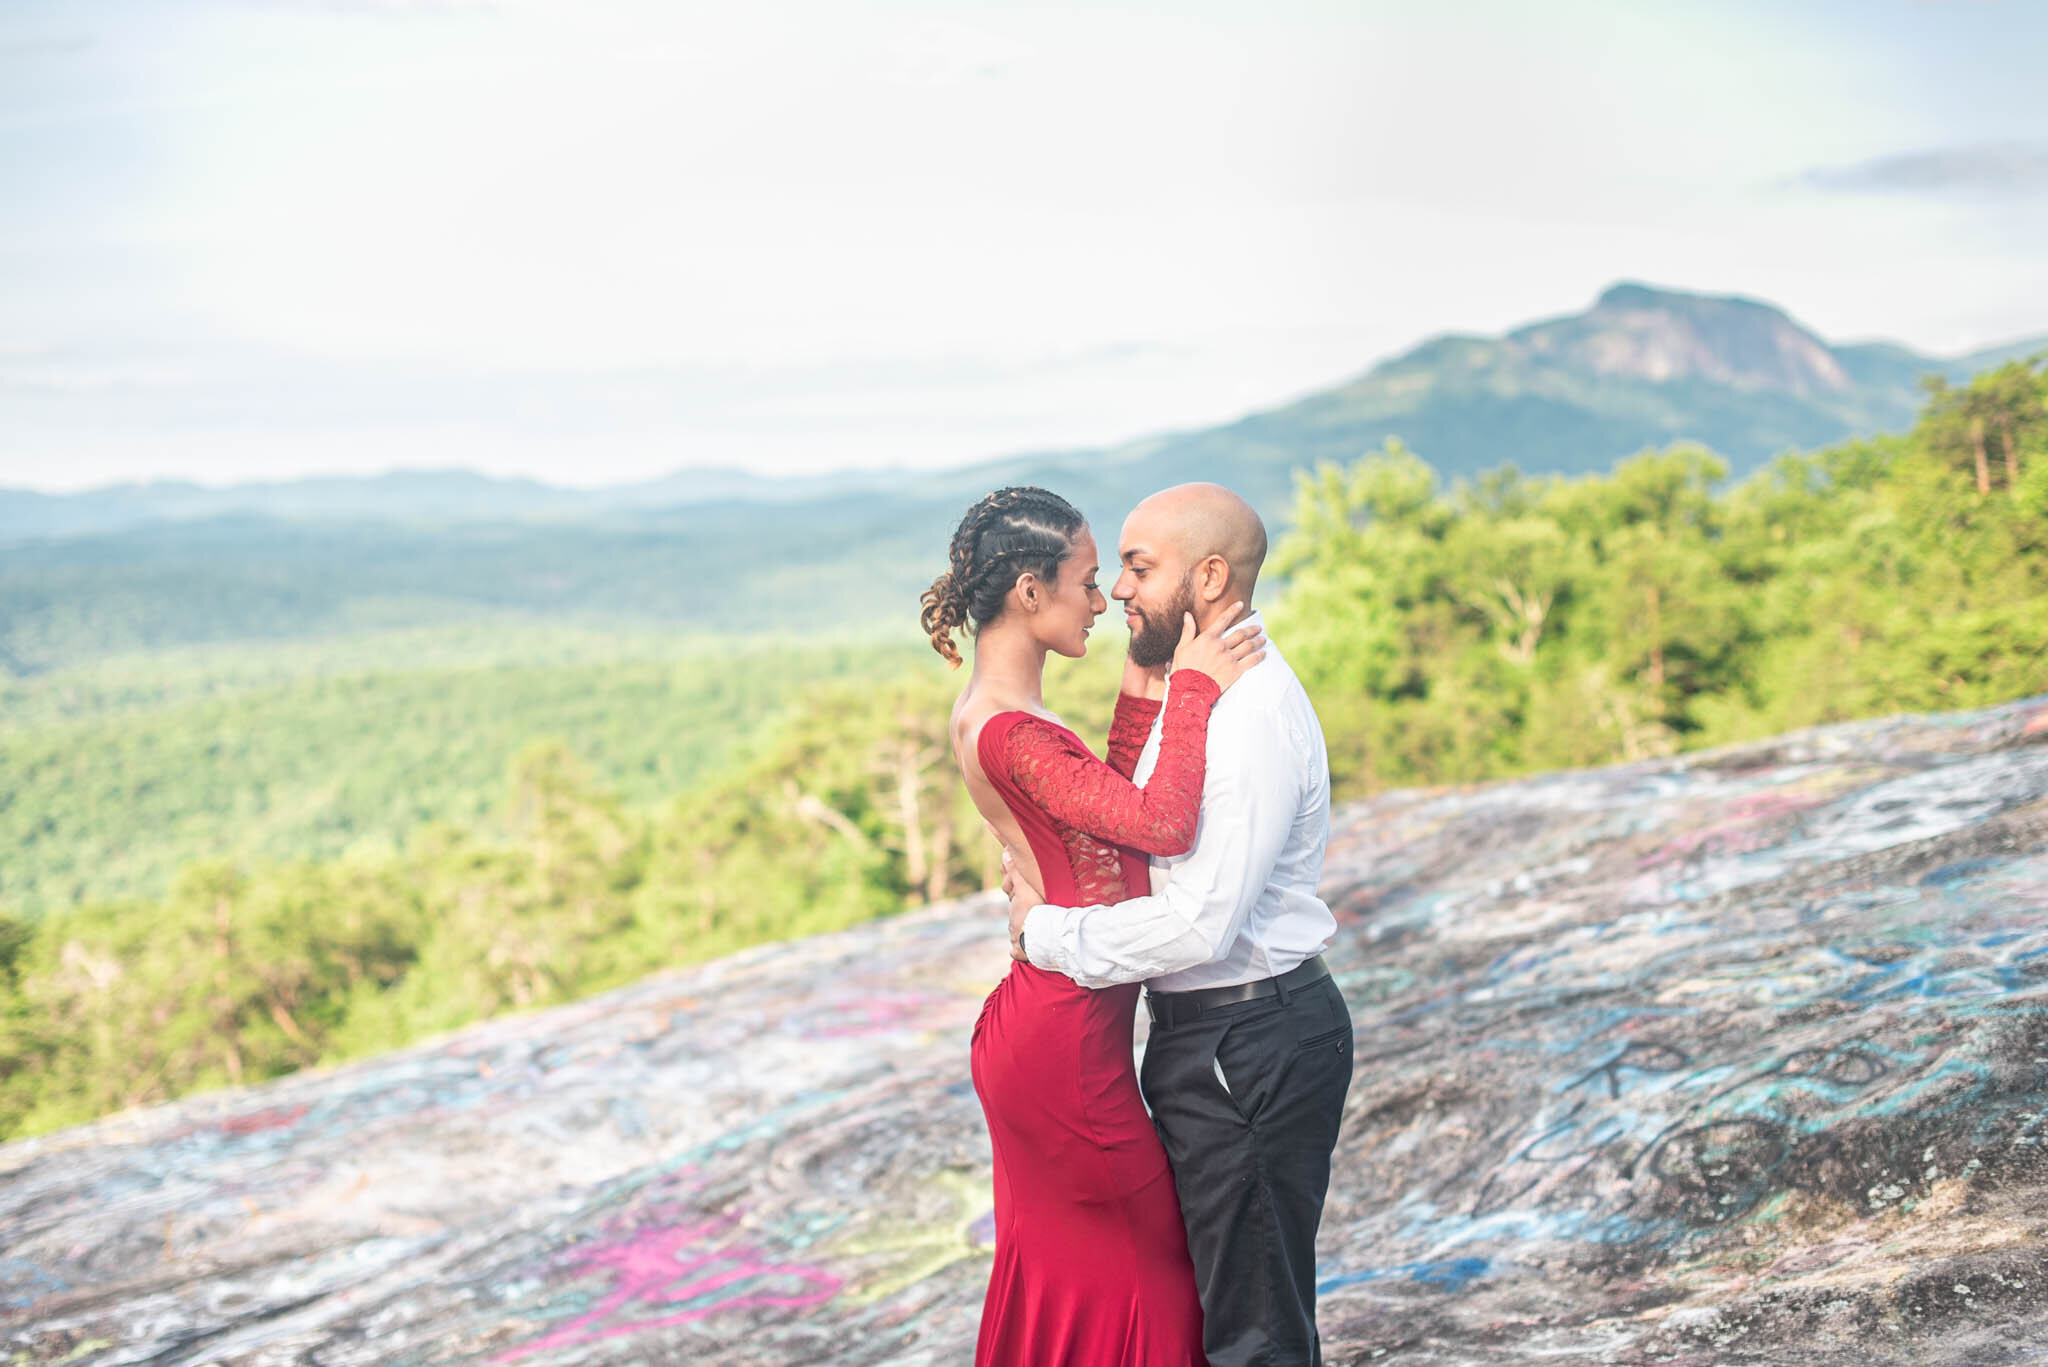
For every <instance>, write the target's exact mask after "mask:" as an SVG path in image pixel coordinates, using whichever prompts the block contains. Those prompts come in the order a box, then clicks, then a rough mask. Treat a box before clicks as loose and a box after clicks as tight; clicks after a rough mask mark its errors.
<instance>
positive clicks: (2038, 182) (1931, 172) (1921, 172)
mask: <svg viewBox="0 0 2048 1367" xmlns="http://www.w3.org/2000/svg"><path fill="white" fill-rule="evenodd" d="M1799 183H1800V184H1801V185H1803V186H1805V187H1806V188H1807V189H1810V190H1825V191H1832V192H1838V193H1849V194H1859V193H1874V194H1908V195H1945V194H1977V195H1987V194H1988V195H2000V196H2018V195H2038V194H2048V143H2043V142H2007V143H1983V144H1978V145H1976V146H1970V147H1940V148H1934V149H1932V150H1928V151H1922V152H1898V153H1894V154H1892V155H1891V156H1887V157H1875V158H1872V159H1871V160H1869V161H1859V162H1852V163H1850V164H1849V165H1846V166H1817V167H1814V168H1813V169H1812V170H1809V171H1807V172H1805V173H1804V174H1802V175H1801V176H1800V177H1799Z"/></svg>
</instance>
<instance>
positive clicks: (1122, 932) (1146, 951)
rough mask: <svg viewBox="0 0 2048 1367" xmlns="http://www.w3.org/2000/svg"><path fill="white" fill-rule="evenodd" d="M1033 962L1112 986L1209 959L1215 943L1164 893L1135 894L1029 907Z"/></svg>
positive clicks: (1027, 946) (1090, 983)
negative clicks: (1087, 903) (1109, 900)
mask: <svg viewBox="0 0 2048 1367" xmlns="http://www.w3.org/2000/svg"><path fill="white" fill-rule="evenodd" d="M1023 939H1024V951H1025V953H1026V955H1028V956H1029V958H1030V960H1031V962H1032V964H1034V965H1035V966H1037V967H1039V968H1043V969H1046V970H1047V971H1049V972H1053V973H1064V974H1065V975H1066V976H1067V977H1069V978H1072V979H1073V980H1074V981H1075V982H1077V983H1079V984H1080V985H1081V986H1083V987H1114V986H1116V985H1117V984H1120V983H1138V982H1144V981H1146V980H1147V979H1149V978H1158V977H1163V976H1164V975H1166V974H1168V973H1179V972H1181V971H1183V970H1185V969H1189V968H1194V967H1196V966H1197V965H1200V964H1205V963H1208V962H1209V961H1210V960H1212V959H1214V958H1215V957H1216V956H1217V954H1218V952H1219V947H1218V946H1216V945H1214V944H1211V943H1210V942H1209V940H1208V939H1207V938H1205V937H1204V936H1203V935H1202V933H1201V931H1200V930H1199V929H1197V928H1196V926H1195V925H1194V924H1193V923H1192V922H1191V921H1189V920H1188V919H1187V918H1186V917H1184V916H1182V915H1180V914H1179V913H1178V912H1177V911H1176V910H1175V909H1174V907H1173V906H1172V904H1171V903H1170V902H1169V900H1168V899H1167V898H1164V897H1158V896H1153V897H1134V898H1132V899H1131V900H1129V901H1127V902H1118V903H1116V904H1115V905H1114V906H1095V907H1055V906H1038V907H1034V908H1032V910H1031V912H1030V914H1029V915H1027V916H1026V917H1025V918H1024V927H1023Z"/></svg>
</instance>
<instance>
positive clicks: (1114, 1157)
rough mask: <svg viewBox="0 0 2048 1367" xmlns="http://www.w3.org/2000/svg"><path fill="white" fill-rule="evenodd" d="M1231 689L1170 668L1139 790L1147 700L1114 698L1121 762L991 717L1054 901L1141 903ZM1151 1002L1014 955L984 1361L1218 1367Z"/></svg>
mask: <svg viewBox="0 0 2048 1367" xmlns="http://www.w3.org/2000/svg"><path fill="white" fill-rule="evenodd" d="M1218 692H1219V690H1218V689H1217V687H1216V685H1215V683H1214V682H1213V681H1212V680H1210V679H1209V677H1208V676H1207V675H1205V674H1200V673H1197V672H1195V671H1192V670H1184V671H1181V672H1180V673H1177V674H1176V675H1175V676H1174V685H1173V689H1172V691H1171V695H1170V696H1169V698H1168V700H1167V705H1166V708H1165V713H1166V717H1165V721H1164V723H1163V729H1162V733H1161V737H1160V741H1161V747H1160V757H1159V762H1158V764H1157V765H1156V766H1155V769H1154V771H1153V774H1152V776H1151V779H1150V780H1149V782H1148V784H1147V786H1146V787H1145V788H1143V789H1140V788H1137V787H1135V786H1134V785H1133V784H1132V783H1131V782H1130V778H1129V775H1130V774H1131V772H1132V771H1133V770H1134V769H1135V768H1136V766H1137V761H1138V756H1139V753H1140V752H1141V751H1142V750H1143V748H1144V745H1145V739H1146V735H1147V733H1148V732H1149V730H1150V726H1151V721H1152V717H1153V715H1154V713H1155V711H1156V708H1155V707H1154V706H1153V705H1151V704H1148V703H1145V702H1143V701H1140V700H1131V702H1130V703H1129V705H1126V703H1125V702H1124V701H1123V700H1121V699H1120V700H1119V702H1118V706H1117V717H1116V721H1115V723H1114V724H1113V725H1112V726H1111V728H1110V737H1109V756H1110V762H1109V763H1107V764H1106V763H1104V762H1103V761H1101V760H1098V759H1096V758H1095V757H1094V756H1093V755H1092V754H1090V753H1089V751H1088V747H1087V746H1086V745H1084V744H1083V743H1082V742H1081V739H1080V737H1078V736H1076V735H1075V734H1074V733H1073V732H1072V731H1069V730H1068V729H1067V728H1065V727H1063V726H1059V725H1056V724H1055V723H1053V722H1049V721H1047V720H1045V719H1044V718H1042V717H1038V716H1034V715H1032V714H1031V713H1028V712H1004V713H999V714H998V715H996V716H994V717H992V718H990V719H989V721H988V722H987V723H986V724H985V725H984V726H983V727H982V730H981V736H980V739H979V741H978V742H977V752H978V754H979V757H980V759H981V767H982V772H983V773H984V774H986V775H987V777H988V779H989V782H991V783H992V784H994V785H995V788H996V791H998V792H999V793H1001V794H1002V796H1003V800H1004V801H1005V802H1006V803H1007V804H1008V805H1009V808H1010V810H1011V812H1012V813H1013V814H1014V815H1015V816H1016V818H1017V821H1018V823H1019V824H1020V825H1021V826H1022V827H1023V828H1024V834H1025V837H1026V838H1027V839H1028V840H1029V841H1030V843H1031V852H1032V854H1033V855H1035V856H1036V858H1037V860H1038V871H1039V875H1040V877H1041V878H1043V879H1044V887H1043V889H1042V891H1043V893H1044V895H1045V898H1046V900H1047V901H1048V902H1050V903H1053V904H1055V905H1058V906H1095V905H1101V904H1104V903H1111V902H1118V901H1122V900H1123V899H1124V898H1125V897H1136V896H1141V895H1144V894H1145V893H1147V892H1149V891H1150V890H1151V879H1150V873H1149V869H1148V867H1147V865H1146V862H1145V859H1144V854H1146V853H1157V854H1167V855H1171V854H1179V853H1181V852H1183V851H1185V850H1186V849H1187V848H1188V846H1189V844H1191V843H1192V841H1193V839H1194V832H1195V823H1196V820H1197V817H1198V816H1199V812H1200V807H1201V800H1202V774H1203V743H1204V740H1205V739H1206V735H1207V730H1208V721H1209V710H1210V708H1211V707H1212V706H1214V704H1215V701H1216V697H1217V695H1218ZM1141 852H1142V853H1141ZM1137 1004H1138V985H1137V984H1136V983H1131V984H1129V985H1126V986H1120V987H1110V988H1104V989H1101V990H1091V989H1088V988H1085V987H1080V986H1077V985H1076V984H1075V983H1074V981H1073V980H1072V979H1071V978H1068V977H1066V976H1065V975H1064V974H1059V973H1048V972H1045V971H1044V970H1042V969H1038V968H1035V967H1033V966H1032V965H1030V964H1027V963H1013V964H1011V966H1010V972H1009V974H1008V976H1006V977H1005V978H1004V979H1003V981H1002V982H1001V983H1000V984H998V985H997V987H996V990H995V991H994V992H992V993H990V994H989V998H988V1001H987V1003H986V1004H985V1005H984V1006H983V1007H982V1010H981V1018H980V1020H979V1021H977V1022H976V1024H975V1027H974V1043H973V1049H972V1057H973V1072H974V1087H975V1091H976V1092H977V1093H979V1094H980V1096H981V1105H982V1110H983V1112H984V1114H985V1115H986V1116H987V1117H988V1129H989V1138H990V1141H991V1144H992V1147H993V1149H994V1153H995V1216H996V1244H995V1267H994V1270H993V1271H992V1272H991V1273H990V1275H989V1284H988V1299H987V1301H986V1302H985V1303H984V1305H983V1307H982V1316H981V1335H980V1338H979V1340H978V1342H977V1343H976V1344H975V1351H974V1361H975V1364H976V1367H1206V1365H1205V1360H1204V1358H1203V1356H1202V1307H1201V1303H1200V1301H1199V1300H1198V1299H1197V1297H1196V1294H1195V1275H1194V1266H1193V1264H1192V1263H1191V1262H1190V1261H1189V1258H1188V1247H1187V1234H1186V1230H1185V1228H1184V1226H1183V1225H1182V1223H1181V1216H1180V1205H1179V1202H1178V1200H1177V1199H1176V1197H1175V1195H1174V1188H1173V1174H1172V1172H1171V1170H1169V1168H1168V1167H1167V1162H1166V1152H1165V1150H1164V1149H1162V1148H1161V1147H1160V1144H1159V1137H1158V1135H1157V1133H1156V1132H1155V1131H1154V1130H1153V1128H1152V1121H1151V1118H1150V1117H1149V1116H1148V1115H1147V1114H1146V1112H1145V1105H1144V1102H1143V1100H1142V1099H1141V1098H1140V1096H1139V1093H1138V1078H1137V1072H1136V1069H1135V1068H1134V1067H1133V1064H1132V1059H1131V1052H1132V1050H1131V1043H1132V1031H1131V1027H1132V1019H1133V1015H1134V1013H1135V1012H1136V1010H1137Z"/></svg>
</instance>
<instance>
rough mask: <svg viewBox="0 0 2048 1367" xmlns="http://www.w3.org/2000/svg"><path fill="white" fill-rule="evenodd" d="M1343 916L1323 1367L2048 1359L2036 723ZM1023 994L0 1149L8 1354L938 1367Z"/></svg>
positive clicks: (1651, 807) (599, 1039)
mask: <svg viewBox="0 0 2048 1367" xmlns="http://www.w3.org/2000/svg"><path fill="white" fill-rule="evenodd" d="M1324 891H1325V895H1326V896H1327V897H1328V898H1329V900H1330V902H1331V905H1332V906H1333V908H1334V909H1335V910H1336V912H1337V916H1338V921H1339V926H1340V930H1339V935H1338V939H1337V942H1336V943H1335V945H1334V946H1333V947H1332V950H1331V953H1330V955H1329V958H1330V961H1331V963H1332V964H1333V966H1334V969H1335V971H1336V973H1337V976H1338V981H1339V984H1340V985H1341V986H1342V987H1343V989H1344V991H1345V993H1346V995H1347V996H1348V997H1349V999H1350V1001H1351V1004H1352V1008H1353V1012H1354V1015H1355V1018H1356V1023H1357V1033H1356V1038H1355V1041H1354V1049H1355V1058H1356V1060H1357V1073H1356V1081H1355V1083H1354V1085H1353V1089H1352V1093H1351V1097H1350V1101H1349V1105H1348V1108H1347V1115H1346V1125H1345V1133H1344V1138H1343V1141H1342V1144H1341V1147H1340V1150H1339V1153H1338V1158H1337V1166H1336V1178H1335V1185H1334V1188H1333V1191H1332V1193H1331V1198H1330V1203H1329V1207H1328V1210H1327V1213H1326V1217H1325V1222H1324V1229H1323V1238H1322V1243H1321V1250H1320V1254H1321V1257H1320V1264H1319V1269H1318V1274H1319V1278H1320V1282H1321V1288H1322V1324H1323V1333H1324V1346H1325V1356H1326V1358H1327V1360H1328V1361H1330V1362H1332V1363H1382V1362H1389V1363H1403V1364H1445V1365H1448V1364H1454V1363H1456V1364H1465V1363H1531V1364H1533V1363H1537V1362H1543V1363H1546V1364H1568V1363H1621V1364H1635V1363H1645V1364H1647V1363H1691V1364H1710V1363H1722V1362H1773V1363H1836V1362H1842V1363H1847V1362H1855V1363H1859V1364H1870V1363H1924V1362H1946V1363H1959V1364H1960V1363H1969V1364H1992V1363H1999V1362H2006V1361H2018V1360H2021V1359H2022V1358H2023V1357H2024V1356H2025V1355H2026V1354H2027V1353H2028V1352H2029V1351H2031V1350H2032V1347H2033V1345H2034V1344H2036V1343H2038V1342H2042V1341H2048V1252H2044V1250H2048V1201H2044V1197H2048V1156H2044V1153H2043V1149H2044V1147H2048V699H2034V700H2030V701H2028V702H2022V703H2016V704H2013V705H2010V706H2006V707H2002V708H1996V709H1991V710H1988V711H1983V712H1976V713H1970V714H1962V715H1955V716H1947V717H1939V718H1905V719H1896V720H1891V721H1885V722H1875V723H1862V724H1855V725H1849V726H1838V727H1830V728H1823V729H1819V730H1815V731H1810V732H1805V733H1800V734H1798V735H1794V736H1789V737H1784V738H1781V739H1779V740H1777V741H1774V742H1771V743H1769V744H1765V745H1755V746H1744V747H1737V748H1732V749H1727V750H1722V751H1717V752H1711V753H1705V754H1699V755H1693V756H1687V757H1682V758H1679V759H1673V760H1661V761H1656V762H1651V763H1643V764H1635V765H1628V766H1623V767H1618V768H1611V769H1604V770H1598V771H1592V772H1585V773H1570V774H1558V775H1551V776H1547V777H1541V778H1535V779H1529V780H1525V781H1518V782H1512V783H1501V784H1494V785H1487V786H1480V787H1472V788H1461V789H1454V790H1444V789H1440V790H1428V791H1409V792H1401V793H1393V794H1389V795H1386V796H1384V797H1381V798H1378V799H1375V800H1373V801H1369V802H1365V803H1361V804H1358V805H1355V806H1352V807H1350V808H1348V809H1346V810H1345V811H1344V812H1342V813H1341V814H1340V818H1339V820H1338V822H1337V827H1336V831H1335V834H1334V837H1333V840H1332V843H1331V848H1330V857H1329V862H1328V865H1327V868H1326V877H1325V887H1324ZM1005 962H1006V960H1005V957H1004V952H1003V936H1002V932H1001V919H1000V910H999V908H998V907H997V905H996V903H995V901H994V900H993V899H990V898H986V897H984V898H978V899H973V900H970V901H967V902H963V903H959V904H954V905H950V906H945V907H940V908H935V909H932V910H929V911H925V912H920V913H917V914H915V915H908V916H903V917H899V918H896V919H893V920H889V921H885V922H881V923H878V924H875V925H871V926H867V927H864V928H861V929H859V930H856V931H852V932H849V933H846V934H842V935H836V936H830V937H825V938H820V939H816V940H810V941H804V942H799V943H793V944H785V945H774V946H767V947H764V948H761V949H758V950H755V951H751V952H749V953H746V954H742V955H738V956H736V957H734V958H731V959H727V960H723V961H721V962H718V963H714V964H710V965H706V966H704V967H701V968H696V969H692V970H689V971H686V972H678V973H674V974H668V975H662V976H659V977H656V978H652V979H649V980H647V981H645V982H642V983H640V984H637V985H635V986H633V987H630V988H627V989H624V990H621V991H617V992H613V993H610V994H608V995H606V996H603V997H600V998H596V999H593V1000H590V1001H586V1002H582V1003H579V1004H577V1005H574V1006H569V1007H564V1008H560V1009H557V1010H552V1011H548V1012H543V1013H537V1014H533V1015H529V1016H523V1017H516V1018H511V1019H505V1020H498V1021H492V1022H488V1023H485V1024H483V1025H479V1026H477V1027H474V1028H472V1029H469V1030H465V1031H463V1032H461V1033H458V1034H455V1035H452V1036H449V1037H447V1038H444V1039H441V1040H438V1041H435V1042H433V1043H430V1044H427V1045H424V1046H421V1047H418V1048H414V1049H410V1050H407V1051H404V1052H400V1053H396V1054H391V1055H387V1056H385V1057H382V1058H378V1059H375V1060H371V1061H369V1062H366V1063H362V1064H358V1065H354V1066H350V1067H344V1068H338V1069H334V1070H331V1071H327V1072H324V1073H311V1074H302V1075H299V1076H295V1077H291V1078H287V1079H283V1080H280V1081H278V1082H275V1083H272V1084H268V1085H265V1086H262V1087H257V1088H249V1089H245V1090H239V1091H232V1092H221V1093H215V1094H211V1095H208V1096H203V1097H195V1098H189V1099H187V1100H185V1101H183V1102H179V1103H176V1104H173V1105H169V1106H164V1107H159V1108H156V1109H153V1110H149V1111H142V1112H133V1113H129V1114H125V1115H121V1116H116V1117H113V1118H110V1119H108V1120H105V1121H102V1122H99V1123H97V1124H94V1125H90V1126H84V1127H80V1128H78V1129H75V1130H70V1131H66V1132H63V1133H60V1134H55V1135H50V1136H46V1137H44V1138H41V1139H36V1140H30V1141H24V1142H20V1143H16V1144H12V1145H7V1146H5V1147H0V1348H4V1351H5V1352H6V1353H8V1354H10V1355H11V1357H12V1360H14V1361H17V1362H25V1363H56V1362H76V1363H95V1364H101V1363H104V1364H114V1363H144V1362H147V1363H154V1364H162V1365H163V1367H170V1365H171V1364H191V1365H192V1367H198V1364H203V1363H216V1364H221V1367H229V1365H230V1364H258V1363H287V1362H314V1363H322V1364H329V1365H330V1367H342V1364H353V1363H400V1364H430V1363H454V1362H478V1363H482V1362H494V1363H508V1364H510V1363H519V1364H534V1365H535V1367H539V1365H540V1364H568V1363H590V1364H615V1363H616V1364H624V1363H643V1362H646V1363H718V1364H737V1365H740V1367H744V1365H745V1364H769V1363H774V1364H797V1363H833V1364H845V1365H846V1367H865V1365H873V1367H879V1365H880V1364H884V1363H894V1364H952V1363H964V1362H966V1361H968V1360H969V1359H970V1358H971V1356H972V1345H973V1338H974V1331H975V1324H976V1318H977V1314H978V1311H979V1308H980V1301H981V1294H982V1288H983V1285H984V1283H985V1279H986V1276H987V1269H988V1250H989V1242H990V1237H991V1234H990V1231H991V1216H990V1195H989V1169H988V1162H989V1155H988V1141H987V1136H986V1133H985V1131H984V1130H983V1128H982V1124H981V1118H980V1112H979V1108H978V1106H977V1103H976V1101H975V1098H974V1094H973V1090H972V1088H971V1086H970V1085H969V1083H968V1079H967V1035H968V1031H969V1030H970V1029H971V1027H972V1024H973V1021H974V1018H975V1014H976V1011H977V1010H978V1008H979V1004H980V1000H981V998H982V996H983V995H984V994H985V993H986V992H987V991H988V989H989V988H990V986H991V985H992V984H993V983H994V981H995V980H996V978H997V977H998V976H999V975H1000V974H1001V973H1002V971H1003V969H1004V965H1005ZM1140 1047H1142V1041H1140Z"/></svg>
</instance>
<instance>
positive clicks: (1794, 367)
mask: <svg viewBox="0 0 2048 1367" xmlns="http://www.w3.org/2000/svg"><path fill="white" fill-rule="evenodd" d="M1506 345H1507V346H1508V347H1509V348H1510V349H1512V350H1514V351H1516V352H1518V353H1519V354H1521V355H1523V356H1529V357H1542V358H1544V359H1546V360H1550V361H1555V362H1563V363H1565V364H1568V365H1571V366H1574V367H1576V368H1578V369H1580V370H1584V371H1587V372H1590V373H1592V374H1595V375H1620V376H1627V377H1629V378H1632V379H1639V380H1653V381H1659V382H1661V381H1667V380H1688V379H1696V380H1706V381H1710V382H1712V383H1714V384H1725V385H1729V386H1731V387H1733V388H1736V389H1752V390H1772V391H1776V392H1779V393H1784V394H1796V395H1798V396H1799V397H1800V398H1811V397H1813V396H1814V395H1818V394H1830V393H1843V392H1845V391H1847V390H1850V389H1853V388H1854V387H1855V382H1854V381H1853V380H1851V379H1850V378H1849V374H1848V372H1847V371H1846V370H1844V369H1843V368H1842V364H1841V362H1840V361H1838V360H1836V359H1835V355H1834V353H1833V352H1832V351H1831V350H1829V348H1828V345H1827V343H1825V342H1823V341H1822V340H1821V339H1820V338H1818V337H1816V336H1814V335H1813V334H1812V333H1811V332H1808V331H1807V330H1806V329H1805V328H1803V327H1801V326H1799V324H1797V323H1795V322H1793V321H1792V319H1790V318H1789V317H1787V316H1786V315H1785V314H1784V313H1783V312H1782V311H1780V310H1778V309H1775V308H1773V307H1771V306H1770V305H1769V304H1765V303H1759V302H1758V301H1756V300H1753V299H1738V298H1733V297H1714V296H1710V295H1698V294H1681V293H1677V292H1675V291H1670V290H1657V289H1652V288H1650V287H1649V286H1647V285H1616V286H1614V287H1613V288H1611V289H1609V290H1607V291H1606V292H1605V293H1604V294H1602V295H1601V296H1600V299H1599V302H1597V303H1596V304H1594V306H1593V308H1592V311H1591V312H1588V313H1584V314H1578V315H1575V316H1573V317H1570V318H1559V319H1555V320H1553V321H1550V322H1546V323H1533V324H1531V325H1530V326H1528V327H1525V328H1518V329H1516V330H1515V331H1514V332H1511V333H1509V334H1508V335H1507V338H1506Z"/></svg>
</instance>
